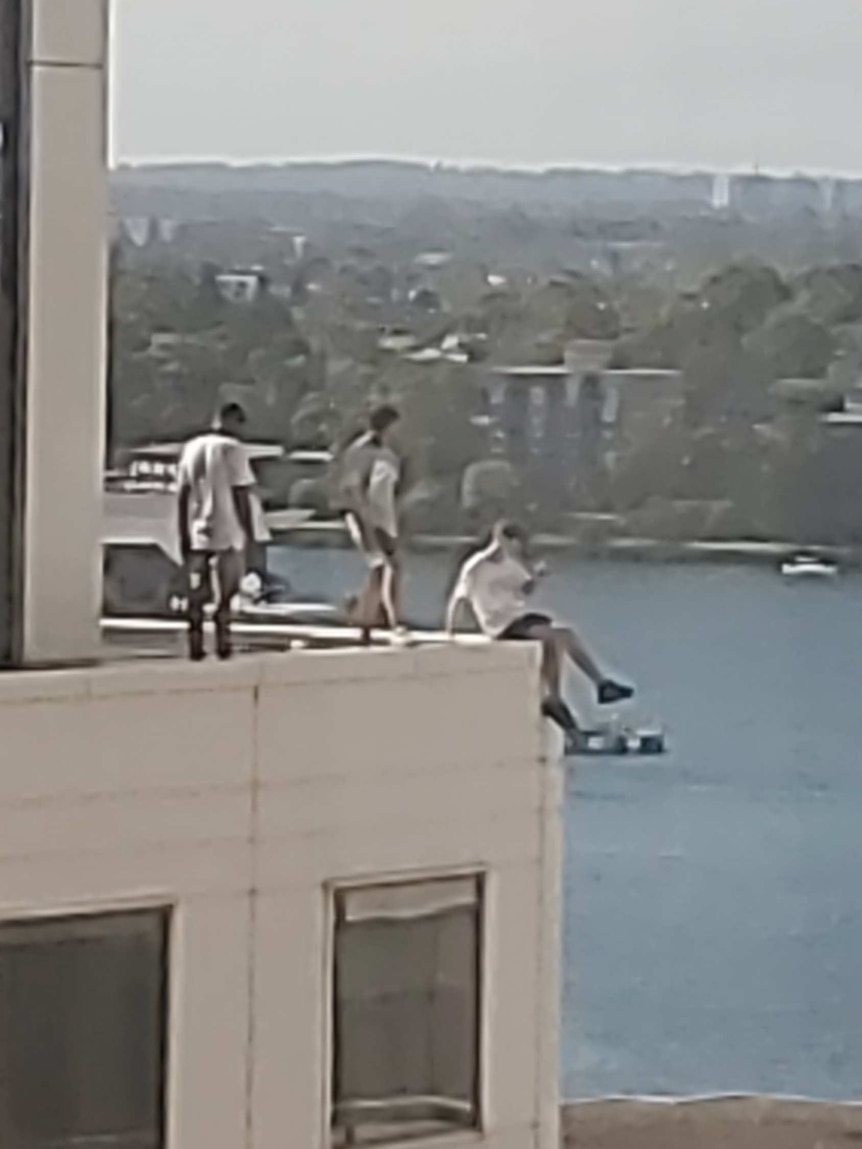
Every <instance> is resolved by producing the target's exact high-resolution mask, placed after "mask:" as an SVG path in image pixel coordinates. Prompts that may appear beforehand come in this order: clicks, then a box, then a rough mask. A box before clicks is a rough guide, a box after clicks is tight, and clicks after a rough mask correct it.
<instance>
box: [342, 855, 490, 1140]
mask: <svg viewBox="0 0 862 1149" xmlns="http://www.w3.org/2000/svg"><path fill="white" fill-rule="evenodd" d="M481 920H482V882H481V879H480V878H478V877H466V878H454V879H441V880H433V881H422V882H410V883H398V884H393V885H385V886H384V885H381V886H374V887H365V888H361V889H343V890H338V891H337V892H336V894H335V947H334V949H335V968H334V1010H333V1029H334V1032H333V1080H332V1115H331V1116H332V1130H333V1133H332V1143H333V1146H349V1145H375V1144H384V1143H387V1142H392V1141H405V1140H408V1139H410V1138H414V1137H431V1136H434V1135H436V1134H440V1133H449V1132H452V1131H455V1130H458V1129H465V1128H467V1129H475V1128H478V1126H479V1123H480V1106H479V1069H480V1066H479V1057H480V1039H479V1034H480V996H481V988H480V964H481Z"/></svg>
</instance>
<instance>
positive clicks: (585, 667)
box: [554, 626, 606, 686]
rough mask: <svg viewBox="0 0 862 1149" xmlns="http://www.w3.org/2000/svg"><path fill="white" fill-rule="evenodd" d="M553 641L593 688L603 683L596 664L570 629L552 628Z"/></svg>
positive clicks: (603, 679) (563, 627) (602, 676)
mask: <svg viewBox="0 0 862 1149" xmlns="http://www.w3.org/2000/svg"><path fill="white" fill-rule="evenodd" d="M554 639H555V642H556V645H557V649H558V650H559V651H560V652H561V653H562V654H564V655H566V656H567V657H568V658H570V659H571V661H572V662H573V663H574V664H575V666H577V668H578V670H580V671H581V672H582V673H583V674H585V675H586V676H587V678H588V679H589V680H590V682H592V683H593V685H594V686H600V685H601V684H602V683H603V682H604V681H605V677H606V676H605V675H604V674H603V673H602V671H601V669H600V667H599V665H598V663H597V662H596V660H595V659H594V658H593V656H592V655H591V654H590V652H589V651H588V650H587V648H586V646H585V645H584V643H583V641H582V640H581V638H580V636H579V635H577V634H576V633H575V631H574V630H572V629H571V627H566V626H557V627H554Z"/></svg>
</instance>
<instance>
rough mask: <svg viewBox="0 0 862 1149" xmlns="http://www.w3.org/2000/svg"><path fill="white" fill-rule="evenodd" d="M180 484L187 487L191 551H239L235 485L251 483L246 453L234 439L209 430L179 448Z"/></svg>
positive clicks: (241, 541) (243, 539) (241, 540)
mask: <svg viewBox="0 0 862 1149" xmlns="http://www.w3.org/2000/svg"><path fill="white" fill-rule="evenodd" d="M179 479H180V487H181V488H182V487H188V489H189V491H190V501H189V520H190V521H189V531H190V536H191V546H192V550H194V551H241V550H244V549H245V546H246V537H245V532H244V530H243V528H242V524H241V523H240V521H239V516H238V515H237V513H236V504H235V502H234V495H233V492H234V490H235V488H237V487H242V488H250V487H253V486H254V482H255V479H254V472H253V471H252V469H251V464H250V463H249V460H248V453H247V452H246V450H245V448H244V447H243V445H242V443H240V442H239V440H238V439H234V438H232V437H231V436H229V435H223V434H221V433H220V432H218V431H210V432H208V433H207V434H206V435H198V437H197V438H196V439H192V440H190V442H188V443H187V444H186V446H185V448H184V449H183V453H182V456H181V458H180V469H179Z"/></svg>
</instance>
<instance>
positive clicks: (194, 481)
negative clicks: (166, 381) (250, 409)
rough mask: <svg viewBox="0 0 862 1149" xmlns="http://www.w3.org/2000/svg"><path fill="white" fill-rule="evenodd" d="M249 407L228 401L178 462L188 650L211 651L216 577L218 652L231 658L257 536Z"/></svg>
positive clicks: (196, 654) (197, 656)
mask: <svg viewBox="0 0 862 1149" xmlns="http://www.w3.org/2000/svg"><path fill="white" fill-rule="evenodd" d="M245 421H246V420H245V412H244V411H243V409H242V407H240V406H239V404H238V403H226V404H225V405H224V406H223V407H222V408H221V409H220V410H219V412H218V415H217V416H216V418H215V420H214V422H213V428H212V430H211V431H208V432H206V434H203V435H198V436H196V437H195V438H194V439H191V440H190V441H189V442H188V443H187V444H186V446H185V448H184V449H183V453H182V456H181V457H180V466H179V493H178V498H177V526H178V529H179V540H180V553H181V555H182V558H183V563H184V565H185V568H186V573H187V576H188V583H189V613H188V621H189V656H190V658H192V659H193V660H194V661H195V662H197V661H200V660H201V659H202V658H204V657H205V655H206V650H205V647H204V611H205V608H206V606H207V603H209V602H210V601H211V600H212V598H213V576H215V583H216V591H215V598H216V606H215V628H216V653H217V655H218V657H219V658H230V655H231V637H230V609H231V602H232V600H233V598H234V596H235V595H236V593H237V592H238V590H239V586H240V582H241V581H242V577H243V574H244V570H245V559H246V554H247V552H248V549H249V547H250V546H251V544H252V542H253V541H254V522H253V508H252V491H253V488H254V485H255V478H254V472H253V471H252V469H251V464H250V463H249V460H248V453H247V451H246V448H245V447H244V446H243V444H242V442H241V439H242V435H243V432H244V430H245Z"/></svg>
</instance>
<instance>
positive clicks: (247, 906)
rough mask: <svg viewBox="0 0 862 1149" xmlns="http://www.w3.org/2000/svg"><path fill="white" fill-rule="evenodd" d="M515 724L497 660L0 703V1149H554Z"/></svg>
mask: <svg viewBox="0 0 862 1149" xmlns="http://www.w3.org/2000/svg"><path fill="white" fill-rule="evenodd" d="M537 714H538V694H537V686H536V674H535V665H534V656H533V654H532V652H530V651H529V650H525V649H523V648H514V649H513V648H511V647H510V648H506V647H504V646H495V645H488V646H475V647H464V646H462V647H454V648H453V647H443V648H438V649H433V648H430V647H428V648H419V649H418V650H413V651H404V650H399V651H392V652H385V651H378V652H376V653H375V652H370V651H350V650H343V651H335V652H330V653H325V654H310V653H303V654H293V655H283V656H279V655H271V656H268V657H264V658H255V657H251V656H250V657H248V658H246V659H241V660H239V661H237V662H236V663H235V664H232V665H227V666H215V665H214V666H203V667H192V666H187V665H185V664H181V663H179V664H172V663H168V664H160V663H153V664H141V663H136V664H132V665H130V666H126V667H122V668H117V667H113V668H101V669H91V670H77V671H70V672H66V673H60V674H58V673H39V672H28V673H23V674H17V675H16V674H12V675H7V676H4V677H2V678H0V724H2V729H3V732H4V737H3V742H4V754H3V759H4V769H3V771H2V776H0V818H2V825H3V834H2V843H3V844H2V848H0V891H2V893H0V998H2V1001H0V1006H2V1009H0V1052H2V1057H3V1065H4V1073H3V1075H2V1083H0V1143H2V1144H3V1145H14V1146H16V1149H36V1147H37V1146H39V1147H41V1146H43V1145H45V1144H51V1145H56V1146H58V1149H59V1147H62V1149H66V1147H67V1146H68V1147H71V1146H72V1145H76V1146H77V1145H81V1144H84V1145H89V1144H95V1143H97V1142H98V1143H99V1144H104V1145H109V1146H114V1145H120V1144H134V1145H136V1146H137V1145H140V1146H146V1147H147V1149H183V1147H186V1146H196V1145H205V1146H207V1149H283V1147H284V1146H286V1145H289V1146H291V1149H293V1147H296V1149H330V1147H332V1149H335V1147H338V1146H342V1145H353V1144H356V1145H362V1144H368V1143H374V1144H386V1145H391V1144H399V1145H401V1144H405V1143H408V1142H409V1144H411V1145H425V1144H429V1145H430V1144H434V1143H437V1141H438V1140H439V1142H440V1144H441V1145H444V1144H445V1145H446V1146H453V1147H454V1146H461V1145H464V1146H467V1145H484V1146H488V1147H489V1149H556V1146H557V1143H558V1142H557V1138H558V1125H557V1120H558V1119H557V1104H558V1102H557V1029H558V1016H559V984H560V983H559V970H558V952H559V925H560V916H559V900H560V892H559V883H560V873H561V859H560V850H561V842H560V820H559V805H560V799H561V783H560V772H559V767H558V766H557V764H556V763H555V761H554V760H553V758H551V759H549V758H548V757H547V755H546V753H545V750H544V747H543V736H544V734H543V730H542V728H541V723H540V720H539V719H538V718H537V717H536V716H537Z"/></svg>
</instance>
